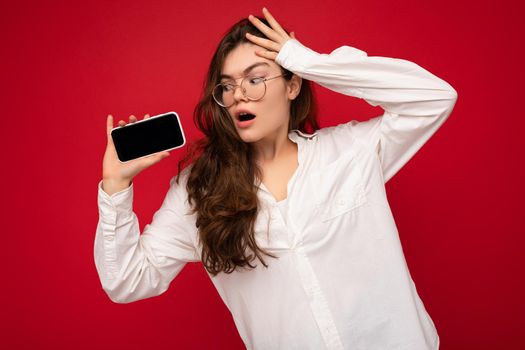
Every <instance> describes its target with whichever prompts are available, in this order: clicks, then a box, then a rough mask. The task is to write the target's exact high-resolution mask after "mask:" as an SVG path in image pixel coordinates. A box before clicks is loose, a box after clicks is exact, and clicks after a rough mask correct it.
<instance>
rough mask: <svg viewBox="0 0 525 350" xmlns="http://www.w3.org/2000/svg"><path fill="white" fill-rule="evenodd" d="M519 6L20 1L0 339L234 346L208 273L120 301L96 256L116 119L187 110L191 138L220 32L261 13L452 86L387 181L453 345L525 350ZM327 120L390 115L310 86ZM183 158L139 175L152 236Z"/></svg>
mask: <svg viewBox="0 0 525 350" xmlns="http://www.w3.org/2000/svg"><path fill="white" fill-rule="evenodd" d="M517 3H518V2H517V1H515V2H514V3H512V2H510V1H499V2H497V3H488V2H482V1H481V2H480V1H451V0H446V1H414V0H410V1H407V0H397V1H384V0H383V1H378V0H366V1H362V0H358V1H322V2H319V1H312V2H310V3H304V2H303V1H266V2H264V3H262V2H250V1H215V2H208V1H201V0H193V1H188V2H183V3H182V2H177V1H156V2H152V1H133V2H130V1H112V2H105V1H104V2H99V3H96V4H95V3H93V2H78V3H71V2H68V1H63V2H57V1H52V2H51V1H50V2H36V1H35V2H27V1H19V2H11V3H9V5H6V4H4V6H3V9H2V12H1V14H0V29H1V33H2V39H1V40H2V54H1V58H0V59H1V60H2V62H1V63H2V79H1V81H2V83H1V89H2V94H1V96H2V97H1V98H2V126H1V127H0V131H1V133H2V137H1V138H0V142H1V143H2V146H1V147H2V150H3V156H2V159H3V160H4V163H3V166H2V171H1V172H0V173H1V176H2V178H1V184H2V186H3V190H2V194H3V196H2V197H3V198H2V201H1V203H2V204H1V205H2V208H1V213H2V223H3V225H2V226H3V232H2V233H3V249H2V256H3V260H4V262H3V268H2V274H1V277H0V278H1V280H2V288H1V293H2V295H1V300H2V303H3V306H2V315H3V316H2V318H1V319H2V323H3V324H2V325H1V327H0V329H1V331H0V332H1V333H2V334H1V339H2V343H3V345H4V346H2V347H3V348H20V349H47V348H49V349H93V348H98V349H127V350H131V349H146V348H148V349H242V348H244V346H243V343H242V341H241V339H240V337H239V335H238V333H237V330H236V328H235V325H234V323H233V319H232V317H231V314H230V313H229V311H228V309H227V308H226V306H225V305H224V304H223V302H222V301H221V299H220V297H219V295H218V293H217V292H216V290H215V289H214V287H213V284H212V283H211V281H210V279H209V278H208V276H207V275H206V273H205V271H204V269H203V267H202V264H200V263H199V264H194V263H192V264H188V265H187V266H186V267H185V268H184V270H183V271H182V272H181V273H180V274H179V275H178V277H177V278H176V279H175V280H174V281H173V283H172V284H171V287H170V288H169V290H168V291H167V292H166V293H164V294H163V295H161V296H159V297H156V298H151V299H146V300H142V301H138V302H135V303H131V304H125V305H120V304H114V303H112V302H111V301H110V300H109V299H108V297H107V296H106V294H105V293H104V291H103V290H102V288H101V285H100V282H99V279H98V276H97V273H96V270H95V265H94V260H93V240H94V235H95V228H96V225H97V221H98V211H97V202H96V198H97V184H98V181H99V180H100V179H101V175H102V156H103V154H104V150H105V147H106V134H105V132H106V131H105V122H106V116H107V114H110V113H111V114H113V115H114V116H115V119H116V120H115V123H116V122H117V121H118V120H119V119H124V118H125V119H126V121H127V120H128V117H129V115H131V114H135V115H136V116H138V117H139V118H142V116H143V115H144V114H145V113H149V114H150V115H155V114H160V113H162V112H165V111H170V110H175V111H177V112H178V113H179V115H180V116H181V118H182V121H183V125H184V127H185V130H186V134H187V137H188V139H189V140H195V138H196V137H197V136H199V134H198V132H197V131H196V128H195V127H194V125H193V122H192V116H191V115H192V111H193V107H194V105H195V103H196V102H197V99H198V96H199V93H200V87H201V84H202V81H203V79H204V75H205V72H206V69H207V67H208V64H209V61H210V58H211V55H212V53H213V50H214V49H215V47H216V45H217V43H218V41H219V39H220V37H221V36H222V34H223V33H224V31H225V30H226V29H227V28H228V27H229V26H230V25H231V24H233V23H234V22H236V21H237V20H238V19H240V18H241V17H245V16H247V15H249V14H250V13H252V14H257V15H260V14H261V8H262V6H264V5H266V6H267V7H268V8H269V9H270V11H271V12H272V13H273V14H274V16H275V17H276V18H277V20H278V21H279V22H280V23H281V24H282V25H283V26H285V27H286V28H288V29H289V30H294V31H295V32H296V33H297V38H298V39H299V40H300V41H301V42H302V43H303V44H305V45H307V46H308V47H311V48H312V49H314V50H316V51H318V52H321V53H329V52H331V51H332V50H334V49H335V48H337V47H339V46H341V45H349V46H354V47H357V48H359V49H361V50H364V51H365V52H367V53H368V55H369V56H386V57H396V58H403V59H407V60H410V61H413V62H415V63H417V64H419V65H420V66H422V67H424V68H425V69H427V70H429V71H430V72H432V73H433V74H435V75H437V76H438V77H441V78H443V79H444V80H446V81H447V82H449V83H450V84H451V85H452V86H453V87H454V88H455V89H456V90H457V92H458V95H459V98H458V101H457V104H456V107H455V109H454V111H453V113H452V115H451V116H450V119H449V120H448V121H447V122H446V123H445V124H444V126H443V127H442V128H441V129H440V130H438V132H437V133H436V134H435V135H434V136H433V137H432V138H431V139H430V140H429V142H428V143H427V144H426V145H425V146H424V147H423V148H422V149H421V150H420V151H419V152H418V153H417V154H416V155H415V156H414V158H412V160H411V161H410V162H409V163H408V164H407V165H406V166H405V167H404V168H403V169H402V170H401V171H400V172H399V173H398V174H397V175H396V176H395V177H394V178H393V179H392V180H391V181H389V182H388V183H387V191H388V196H389V201H390V204H391V207H392V210H393V212H394V216H395V218H396V222H397V225H398V228H399V232H400V237H401V240H402V243H403V248H404V252H405V255H406V259H407V261H408V265H409V267H410V271H411V274H412V277H413V278H414V281H415V282H416V285H417V287H418V292H419V294H420V296H421V298H422V300H423V302H424V303H425V306H426V308H427V310H428V312H429V313H430V315H431V317H432V319H433V320H434V322H435V324H436V327H437V329H438V333H439V335H440V337H441V345H442V347H441V348H442V349H444V350H448V349H523V348H524V346H525V341H524V340H523V334H522V333H523V327H524V325H525V322H524V321H525V317H524V313H525V302H524V301H523V296H524V293H523V287H524V273H523V268H524V259H523V254H522V252H523V248H524V238H523V236H524V235H523V234H524V229H523V227H524V224H525V222H524V221H525V220H524V215H523V213H522V211H523V204H522V200H523V197H524V186H523V179H524V178H523V170H524V165H523V161H524V157H523V153H522V152H523V146H522V144H521V142H520V136H522V129H523V127H524V126H525V123H524V117H523V115H522V114H523V111H522V108H521V107H520V106H521V102H522V101H523V92H524V88H523V82H524V73H523V72H524V70H523V51H524V48H523V34H524V28H523V24H520V23H523V21H522V13H523V9H520V8H518V5H517ZM316 91H317V95H318V98H319V103H320V120H321V125H322V126H329V125H335V124H338V123H341V122H345V121H349V120H351V119H358V120H366V119H368V118H370V117H373V116H377V115H379V114H382V109H381V108H380V107H372V106H370V105H368V104H367V103H366V101H363V100H359V99H357V98H353V97H349V96H343V95H340V94H337V93H334V92H331V91H328V90H326V89H324V88H321V87H317V89H316ZM182 153H183V151H182V150H178V151H174V152H172V156H171V157H170V158H168V159H166V160H163V161H162V162H160V163H159V164H157V165H156V166H154V167H152V168H150V169H148V170H147V171H145V172H143V173H141V174H140V175H139V176H138V177H137V178H136V179H135V181H134V184H135V202H134V210H135V213H136V214H137V215H138V217H139V220H140V226H141V230H142V229H143V227H144V226H145V224H146V223H148V222H150V220H151V218H152V215H153V213H154V212H155V211H156V210H157V209H158V208H159V207H160V204H161V202H162V199H163V198H164V195H165V193H166V191H167V189H168V186H169V184H168V181H169V179H170V177H171V176H172V175H174V174H175V173H174V172H175V169H176V164H177V160H178V159H179V158H180V157H181V156H182Z"/></svg>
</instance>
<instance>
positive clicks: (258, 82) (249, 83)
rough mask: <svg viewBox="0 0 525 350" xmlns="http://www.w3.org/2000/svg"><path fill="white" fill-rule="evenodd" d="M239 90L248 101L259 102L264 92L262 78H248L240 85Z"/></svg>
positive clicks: (264, 85) (264, 87)
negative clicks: (240, 89)
mask: <svg viewBox="0 0 525 350" xmlns="http://www.w3.org/2000/svg"><path fill="white" fill-rule="evenodd" d="M241 88H242V90H243V91H244V92H245V94H246V97H248V98H249V99H250V100H254V101H256V100H260V99H261V98H263V96H264V93H265V92H266V84H265V83H264V78H261V77H255V76H248V77H246V78H244V80H243V81H242V83H241Z"/></svg>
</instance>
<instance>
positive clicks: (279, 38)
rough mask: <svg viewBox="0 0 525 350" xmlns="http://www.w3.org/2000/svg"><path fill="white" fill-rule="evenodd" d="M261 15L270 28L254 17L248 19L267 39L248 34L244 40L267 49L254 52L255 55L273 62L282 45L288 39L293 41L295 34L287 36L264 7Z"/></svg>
mask: <svg viewBox="0 0 525 350" xmlns="http://www.w3.org/2000/svg"><path fill="white" fill-rule="evenodd" d="M263 14H264V17H265V18H266V20H267V21H268V23H269V24H270V25H271V26H272V28H269V27H268V26H267V25H265V24H264V23H262V22H261V21H260V20H259V19H258V18H257V17H255V16H252V15H250V16H249V17H248V18H249V20H250V22H251V23H252V24H253V25H254V26H255V27H256V28H257V29H259V30H260V31H261V32H262V33H263V34H264V35H266V37H267V38H268V39H265V38H260V37H258V36H255V35H252V34H250V33H246V38H247V39H248V40H250V41H251V42H253V43H254V44H256V45H259V46H261V47H264V48H266V49H267V50H266V51H263V50H257V51H255V53H256V54H257V55H259V56H261V57H264V58H268V59H270V60H275V58H276V57H277V55H278V54H279V51H280V50H281V48H282V47H283V45H284V43H286V42H287V41H288V40H290V39H295V33H294V32H291V33H290V35H288V34H287V33H286V31H285V30H284V29H283V28H282V27H281V25H280V24H279V23H278V22H277V21H276V20H275V18H273V16H272V15H271V14H270V11H268V10H267V9H266V8H265V7H263Z"/></svg>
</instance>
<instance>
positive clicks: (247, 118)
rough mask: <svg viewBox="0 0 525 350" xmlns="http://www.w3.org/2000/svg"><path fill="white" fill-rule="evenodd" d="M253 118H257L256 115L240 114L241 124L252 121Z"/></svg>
mask: <svg viewBox="0 0 525 350" xmlns="http://www.w3.org/2000/svg"><path fill="white" fill-rule="evenodd" d="M253 118H255V115H254V114H250V113H245V114H239V120H240V121H241V122H244V121H247V120H252V119H253Z"/></svg>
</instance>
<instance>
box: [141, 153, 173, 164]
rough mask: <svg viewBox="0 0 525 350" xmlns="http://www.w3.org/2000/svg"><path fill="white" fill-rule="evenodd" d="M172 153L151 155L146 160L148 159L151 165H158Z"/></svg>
mask: <svg viewBox="0 0 525 350" xmlns="http://www.w3.org/2000/svg"><path fill="white" fill-rule="evenodd" d="M169 155H170V153H169V152H160V153H158V154H155V155H151V156H149V157H146V159H148V161H149V165H153V164H155V163H158V162H160V161H161V160H163V159H164V158H167V157H169Z"/></svg>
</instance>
